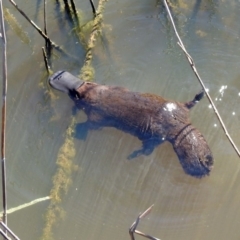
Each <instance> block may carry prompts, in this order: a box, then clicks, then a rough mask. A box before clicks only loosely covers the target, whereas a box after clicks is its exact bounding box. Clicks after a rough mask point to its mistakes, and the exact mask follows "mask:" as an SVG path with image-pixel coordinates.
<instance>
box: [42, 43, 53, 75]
mask: <svg viewBox="0 0 240 240" xmlns="http://www.w3.org/2000/svg"><path fill="white" fill-rule="evenodd" d="M42 51H43V59H44V63H45V67H46V70H47V72H48V74H49V70H50V69H51V68H50V66H49V64H48V59H47V54H46V51H45V48H44V47H42Z"/></svg>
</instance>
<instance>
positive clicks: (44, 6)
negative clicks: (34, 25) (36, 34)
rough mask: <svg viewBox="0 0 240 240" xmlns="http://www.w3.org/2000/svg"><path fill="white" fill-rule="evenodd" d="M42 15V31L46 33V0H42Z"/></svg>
mask: <svg viewBox="0 0 240 240" xmlns="http://www.w3.org/2000/svg"><path fill="white" fill-rule="evenodd" d="M43 17H44V33H45V34H46V35H47V20H46V0H44V5H43ZM46 44H47V41H46Z"/></svg>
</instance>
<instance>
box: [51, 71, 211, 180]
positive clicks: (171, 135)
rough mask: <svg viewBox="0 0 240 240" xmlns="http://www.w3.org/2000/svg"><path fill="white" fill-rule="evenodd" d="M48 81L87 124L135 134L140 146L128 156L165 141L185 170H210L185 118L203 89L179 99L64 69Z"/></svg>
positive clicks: (204, 147)
mask: <svg viewBox="0 0 240 240" xmlns="http://www.w3.org/2000/svg"><path fill="white" fill-rule="evenodd" d="M49 83H50V85H51V86H52V87H53V88H55V89H57V90H60V91H62V92H65V93H67V94H69V96H70V97H71V99H72V100H73V101H74V102H75V105H76V106H77V107H78V108H79V109H82V110H83V111H84V112H85V113H86V115H87V117H88V120H87V122H86V126H87V127H88V128H90V129H91V128H93V129H96V128H98V127H115V128H117V129H120V130H122V131H124V132H128V133H130V134H132V135H134V136H136V137H138V138H139V139H140V140H141V141H142V145H143V146H142V148H141V149H140V150H136V151H134V152H133V153H132V154H131V155H130V156H129V158H130V159H131V158H134V157H137V156H139V155H141V154H144V155H149V154H151V153H152V151H153V150H154V148H155V147H156V146H157V145H159V144H161V143H162V142H164V141H169V142H170V143H171V144H172V146H173V149H174V151H175V152H176V154H177V155H178V158H179V160H180V163H181V165H182V167H183V169H184V171H185V172H186V173H187V174H190V175H192V176H195V177H199V178H200V177H203V176H205V175H208V174H209V173H210V171H211V169H212V166H213V156H212V153H211V150H210V148H209V146H208V144H207V142H206V140H205V139H204V137H203V136H202V134H201V133H200V132H199V130H197V129H196V128H195V127H194V126H193V125H192V124H191V123H190V120H189V109H190V108H192V107H193V106H194V105H195V104H196V103H197V102H198V101H199V100H201V98H202V97H203V95H204V93H203V92H201V93H199V94H197V95H196V96H195V98H194V99H193V100H192V101H190V102H187V103H179V102H176V101H171V100H166V99H164V98H162V97H160V96H157V95H154V94H149V93H139V92H131V91H129V90H128V89H126V88H123V87H116V86H105V85H99V84H97V83H92V82H84V81H82V80H80V79H79V78H77V77H75V76H73V75H72V74H70V73H68V72H66V71H59V72H56V73H55V74H53V75H52V76H51V77H50V79H49Z"/></svg>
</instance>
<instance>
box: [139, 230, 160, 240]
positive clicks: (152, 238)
mask: <svg viewBox="0 0 240 240" xmlns="http://www.w3.org/2000/svg"><path fill="white" fill-rule="evenodd" d="M135 233H136V234H138V235H140V236H143V237H145V238H148V239H151V240H160V239H159V238H155V237H152V236H150V235H148V234H145V233H143V232H140V231H138V230H135Z"/></svg>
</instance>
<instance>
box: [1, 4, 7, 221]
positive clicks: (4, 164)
mask: <svg viewBox="0 0 240 240" xmlns="http://www.w3.org/2000/svg"><path fill="white" fill-rule="evenodd" d="M0 21H1V23H0V24H1V31H2V44H3V55H2V61H3V69H2V71H3V72H2V78H3V91H2V134H1V159H2V164H1V165H2V194H3V222H4V223H6V224H7V191H6V157H5V142H6V109H7V106H6V100H7V39H6V32H5V25H4V19H3V7H2V0H0Z"/></svg>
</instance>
